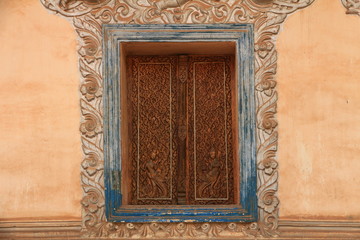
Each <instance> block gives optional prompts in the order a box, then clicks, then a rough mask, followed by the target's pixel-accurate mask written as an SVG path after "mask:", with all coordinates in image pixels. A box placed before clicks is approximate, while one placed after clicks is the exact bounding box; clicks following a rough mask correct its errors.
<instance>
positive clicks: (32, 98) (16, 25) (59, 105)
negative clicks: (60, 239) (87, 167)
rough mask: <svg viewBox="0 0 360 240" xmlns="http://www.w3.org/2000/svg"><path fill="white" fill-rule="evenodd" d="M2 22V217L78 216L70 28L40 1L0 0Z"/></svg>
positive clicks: (75, 77) (76, 124) (73, 46)
mask: <svg viewBox="0 0 360 240" xmlns="http://www.w3.org/2000/svg"><path fill="white" fill-rule="evenodd" d="M0 24H1V30H0V43H1V44H0V64H1V74H0V83H1V87H0V116H1V117H0V132H1V135H0V218H20V217H21V218H23V217H25V218H27V217H33V218H50V219H54V218H65V219H73V218H80V198H81V189H80V179H79V172H80V161H81V145H80V136H79V120H80V110H79V95H78V85H79V80H78V79H79V77H78V76H79V74H78V72H77V56H76V40H75V39H76V36H75V32H74V31H73V29H72V26H71V24H70V23H68V22H67V21H66V20H65V19H62V18H60V17H58V16H54V15H50V14H49V13H48V12H47V11H46V10H45V8H44V7H43V6H42V5H41V4H40V2H39V0H21V1H19V0H17V1H11V0H0Z"/></svg>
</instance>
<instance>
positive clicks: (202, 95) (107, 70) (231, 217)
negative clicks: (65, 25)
mask: <svg viewBox="0 0 360 240" xmlns="http://www.w3.org/2000/svg"><path fill="white" fill-rule="evenodd" d="M104 34H105V36H104V39H105V43H104V54H105V59H104V76H105V79H104V80H105V81H104V84H105V86H104V88H105V95H104V147H105V149H104V154H105V156H104V157H105V185H106V191H105V194H106V196H105V199H106V216H107V218H108V220H109V221H117V222H149V221H162V222H164V221H175V222H181V221H199V222H204V221H205V222H206V221H218V222H232V221H235V222H236V221H256V218H257V212H256V211H257V207H256V206H257V200H256V164H255V113H254V109H255V103H254V86H253V82H254V81H253V78H254V76H253V75H254V74H253V42H252V41H253V40H252V38H253V36H252V34H253V32H252V26H251V25H240V24H234V25H221V24H218V25H193V26H190V25H146V26H145V25H144V26H140V25H135V26H131V25H105V27H104Z"/></svg>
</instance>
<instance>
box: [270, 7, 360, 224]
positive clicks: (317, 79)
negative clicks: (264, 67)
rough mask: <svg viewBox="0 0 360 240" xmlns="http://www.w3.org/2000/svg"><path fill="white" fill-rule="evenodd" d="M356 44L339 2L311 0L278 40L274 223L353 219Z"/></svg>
mask: <svg viewBox="0 0 360 240" xmlns="http://www.w3.org/2000/svg"><path fill="white" fill-rule="evenodd" d="M359 39H360V17H358V16H349V15H346V14H345V8H344V7H343V6H342V4H341V2H340V0H316V1H315V3H314V4H313V5H312V6H310V7H309V8H307V9H305V10H303V11H300V12H297V13H295V14H293V15H291V16H290V17H289V18H288V19H287V20H286V22H285V25H284V27H283V31H282V32H281V33H280V35H279V38H278V54H279V68H278V76H277V80H278V91H279V104H278V112H279V114H278V118H279V132H280V141H279V162H280V185H279V194H280V199H281V207H280V216H281V217H282V218H294V217H295V216H296V217H297V218H298V217H301V218H311V217H312V218H319V217H320V216H321V218H323V217H324V218H325V217H327V218H338V217H342V218H347V219H352V218H357V219H360V204H359V199H360V191H359V189H360V177H359V176H360V175H359V170H360V160H359V156H360V124H359V123H360V94H359V90H360V78H359V76H360V43H359Z"/></svg>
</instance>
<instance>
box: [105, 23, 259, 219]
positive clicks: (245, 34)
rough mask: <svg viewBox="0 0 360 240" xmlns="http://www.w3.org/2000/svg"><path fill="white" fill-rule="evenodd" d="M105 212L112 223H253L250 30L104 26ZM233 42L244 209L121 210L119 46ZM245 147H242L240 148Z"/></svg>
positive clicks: (214, 26)
mask: <svg viewBox="0 0 360 240" xmlns="http://www.w3.org/2000/svg"><path fill="white" fill-rule="evenodd" d="M103 39H104V42H103V54H104V59H103V73H104V96H103V100H104V161H105V169H104V172H105V176H104V178H105V204H106V206H105V209H106V217H107V220H108V221H112V222H188V221H189V222H190V221H191V222H254V221H257V218H258V214H257V196H256V135H255V134H256V113H255V109H256V108H255V88H254V82H255V80H254V31H253V25H252V24H210V25H202V24H199V25H158V24H156V25H120V24H116V25H113V24H112V25H110V24H108V25H103ZM199 41H200V42H204V41H209V42H222V41H225V42H235V43H236V58H237V63H238V66H236V67H237V69H238V71H237V86H236V87H237V91H238V96H239V97H238V103H237V104H238V108H239V110H238V119H239V122H238V129H239V134H238V135H239V146H238V147H239V154H240V156H239V159H240V172H239V174H240V183H239V184H240V204H239V205H221V206H219V205H208V206H195V205H191V206H178V205H175V206H131V205H127V206H122V194H121V192H120V191H121V188H120V186H121V176H122V174H121V147H120V146H121V137H120V132H121V108H120V99H121V96H120V92H121V91H120V88H121V84H120V72H121V69H120V68H121V62H120V61H121V58H120V56H121V49H120V43H121V42H199ZM240 143H241V144H240Z"/></svg>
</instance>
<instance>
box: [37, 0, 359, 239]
mask: <svg viewBox="0 0 360 240" xmlns="http://www.w3.org/2000/svg"><path fill="white" fill-rule="evenodd" d="M313 1H314V0H274V1H260V0H218V1H213V0H189V1H186V0H175V1H165V0H161V1H159V0H158V1H157V0H41V2H42V4H43V5H44V6H45V7H46V8H48V9H49V10H50V11H52V12H54V13H56V14H60V15H62V16H64V17H67V18H68V19H69V20H71V21H72V23H73V25H74V27H75V30H76V32H77V33H78V36H79V51H78V52H79V63H80V64H79V68H80V72H81V76H82V79H81V87H80V92H81V100H80V103H81V112H82V120H81V125H80V132H81V134H82V137H81V139H82V145H83V151H84V160H83V162H82V170H81V181H82V188H83V191H84V197H83V200H82V205H83V208H82V212H83V213H82V214H83V218H82V219H83V232H84V236H86V237H119V238H130V237H133V238H139V237H149V238H151V237H154V238H161V237H163V238H184V237H189V238H192V237H226V236H232V237H239V238H241V237H249V236H254V237H256V236H263V237H270V236H276V235H277V229H278V204H279V199H278V197H277V188H278V169H277V168H278V163H277V160H276V151H277V142H278V132H277V120H276V103H277V91H276V80H275V73H276V67H277V53H276V50H275V42H276V35H277V34H278V33H279V29H280V26H281V24H282V23H283V22H284V20H285V18H286V16H287V15H288V14H290V13H293V12H295V11H296V10H299V9H302V8H305V7H307V6H309V5H310V4H311V3H312V2H313ZM344 2H346V3H349V4H350V3H352V5H345V6H350V7H349V8H354V7H355V6H357V5H358V3H357V1H354V0H348V1H346V0H343V3H344ZM356 4H357V5H356ZM104 23H110V24H111V23H132V24H135V23H136V24H150V23H152V24H156V23H159V24H160V23H162V24H164V23H165V24H170V23H172V24H176V23H193V24H196V23H207V24H209V23H253V24H254V29H255V51H256V59H255V69H256V73H255V81H256V83H255V85H256V103H257V144H258V146H257V162H258V199H259V200H258V201H259V202H258V208H259V221H258V222H257V223H251V224H241V223H230V224H227V223H146V224H143V223H138V224H133V223H127V224H125V223H119V224H118V223H107V222H106V219H105V213H104V180H103V135H102V121H103V119H102V116H103V114H102V111H103V110H102V68H101V65H102V49H101V48H102V35H101V25H102V24H104Z"/></svg>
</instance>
